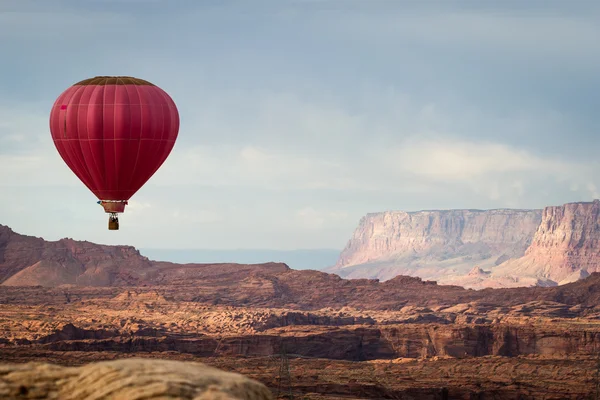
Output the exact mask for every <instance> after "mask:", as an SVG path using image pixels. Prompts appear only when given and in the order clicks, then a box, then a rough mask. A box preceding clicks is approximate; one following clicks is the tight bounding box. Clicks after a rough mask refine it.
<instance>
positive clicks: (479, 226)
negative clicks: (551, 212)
mask: <svg viewBox="0 0 600 400" xmlns="http://www.w3.org/2000/svg"><path fill="white" fill-rule="evenodd" d="M541 214H542V212H541V210H489V211H479V210H449V211H419V212H399V211H396V212H384V213H378V214H369V215H367V216H366V217H364V218H363V219H362V220H361V221H360V224H359V227H358V228H357V229H356V231H355V232H354V235H353V236H352V238H351V239H350V241H349V243H348V245H347V246H346V248H345V249H344V251H343V252H342V254H341V255H340V258H339V261H338V263H337V264H336V266H335V267H334V268H333V269H331V271H332V272H336V273H339V274H340V275H341V276H343V277H369V278H379V279H390V278H392V277H393V276H396V275H399V274H403V275H414V276H420V277H422V278H426V279H436V280H443V278H444V277H447V276H460V275H464V274H467V273H468V272H469V271H470V270H472V269H473V267H474V266H487V267H492V266H495V265H497V264H500V263H501V262H503V261H504V260H506V259H509V258H515V257H519V256H522V255H523V254H524V253H525V250H526V249H527V247H528V245H529V244H530V242H531V239H532V237H533V234H534V232H535V230H536V229H537V227H538V226H539V224H540V221H541V217H542V216H541Z"/></svg>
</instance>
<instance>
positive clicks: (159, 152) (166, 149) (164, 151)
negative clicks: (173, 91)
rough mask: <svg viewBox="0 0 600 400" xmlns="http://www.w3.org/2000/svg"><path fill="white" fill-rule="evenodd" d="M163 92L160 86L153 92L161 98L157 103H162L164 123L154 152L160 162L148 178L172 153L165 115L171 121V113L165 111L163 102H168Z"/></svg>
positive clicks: (156, 97)
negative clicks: (166, 137) (166, 138)
mask: <svg viewBox="0 0 600 400" xmlns="http://www.w3.org/2000/svg"><path fill="white" fill-rule="evenodd" d="M163 92H164V91H163V90H162V89H160V88H156V89H154V90H153V91H152V93H153V95H154V99H155V100H156V99H158V100H161V101H158V102H156V103H157V104H160V111H161V113H160V115H161V119H162V124H161V131H160V137H159V138H156V139H157V141H156V143H157V144H155V147H156V150H155V153H154V157H155V158H156V159H157V160H160V162H159V163H158V165H157V166H156V167H155V168H154V170H153V171H152V173H151V174H150V176H149V177H148V179H150V178H152V177H153V176H154V174H155V173H156V172H157V171H158V170H159V169H160V167H161V166H162V165H163V164H164V162H165V161H166V158H167V155H168V154H169V153H170V143H169V142H168V141H167V140H165V137H164V136H165V117H167V116H168V118H169V121H170V120H171V115H170V114H167V113H165V112H164V111H165V110H164V107H163V103H166V102H165V98H164V96H163V95H162V94H163ZM167 111H169V107H168V104H167ZM170 130H171V129H170V127H169V131H167V132H170ZM161 145H162V148H161Z"/></svg>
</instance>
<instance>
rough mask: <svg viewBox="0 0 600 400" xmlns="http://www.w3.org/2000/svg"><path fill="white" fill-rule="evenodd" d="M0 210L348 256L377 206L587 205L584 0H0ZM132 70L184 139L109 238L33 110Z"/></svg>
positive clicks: (590, 81)
mask: <svg viewBox="0 0 600 400" xmlns="http://www.w3.org/2000/svg"><path fill="white" fill-rule="evenodd" d="M0 54H1V55H2V58H1V61H0V169H1V170H2V174H0V204H1V205H2V207H1V209H0V223H2V224H6V225H9V226H11V227H12V228H13V229H15V230H17V231H19V232H23V233H27V234H33V235H36V236H43V237H45V238H47V239H58V238H62V237H73V238H76V239H82V240H90V241H94V242H100V243H111V244H132V245H135V246H139V247H143V248H157V247H160V248H188V249H189V248H205V249H206V248H210V249H228V248H246V249H253V248H257V249H297V248H342V247H343V246H344V245H345V243H346V241H347V240H348V239H349V237H350V235H351V233H352V231H353V229H354V228H355V226H356V224H357V222H358V220H359V219H360V217H361V216H363V215H364V214H366V213H368V212H376V211H384V210H391V209H394V210H419V209H431V208H436V209H440V208H442V209H444V208H496V207H516V208H539V207H543V206H545V205H555V204H562V203H565V202H570V201H584V200H585V201H587V200H591V199H593V198H598V197H600V194H599V193H600V174H599V172H600V165H599V162H598V151H599V150H600V117H599V116H598V107H599V105H600V95H599V93H600V72H599V71H600V3H598V2H596V1H592V0H590V1H570V2H565V1H560V2H558V1H529V2H522V1H518V2H517V1H502V2H492V1H489V2H475V1H460V2H459V1H452V0H448V1H437V2H436V1H400V0H397V1H391V0H390V1H378V0H368V1H367V0H362V1H354V0H345V1H344V0H312V1H309V0H304V1H302V0H295V1H294V0H272V1H247V0H245V1H216V0H215V1H208V0H207V1H184V0H181V1H166V0H165V1H161V0H154V1H150V0H148V1H142V0H139V1H134V0H129V1H127V0H121V1H119V0H72V1H61V0H52V1H48V0H39V1H33V0H3V1H2V2H1V3H0ZM96 75H131V76H136V77H140V78H143V79H147V80H149V81H151V82H153V83H155V84H157V85H159V86H160V87H162V88H163V89H164V90H166V91H167V92H168V93H169V94H170V95H171V96H172V97H173V99H174V100H175V102H176V103H177V105H178V108H179V111H180V117H181V129H180V134H179V139H178V142H177V144H176V145H175V148H174V150H173V152H172V153H171V156H170V157H169V159H168V160H167V162H166V163H165V164H164V165H163V167H162V168H161V169H160V170H159V172H158V173H157V174H156V175H155V176H154V177H153V178H152V179H151V180H150V181H149V182H148V183H147V184H146V185H145V186H144V187H143V188H142V189H141V190H140V191H139V192H138V193H137V194H136V195H135V196H134V198H133V199H132V201H131V202H130V206H129V207H128V209H127V211H126V213H125V214H124V216H123V217H122V218H121V225H122V229H121V230H120V231H119V232H109V231H107V230H106V215H105V214H104V213H102V211H101V208H100V207H99V206H97V205H96V204H95V201H96V199H95V198H94V197H93V195H92V194H91V193H90V192H89V191H88V190H87V189H86V188H85V187H84V186H83V184H81V183H80V182H79V181H78V180H77V178H76V177H75V176H74V175H73V174H72V173H71V171H70V170H69V169H68V168H67V167H66V166H65V165H64V163H63V162H62V160H61V158H60V157H59V155H58V153H57V152H56V150H55V148H54V145H53V143H52V141H51V137H50V133H49V129H48V114H49V111H50V108H51V106H52V103H53V102H54V100H55V99H56V97H58V95H59V94H60V93H61V92H62V91H63V90H64V89H66V88H67V87H68V86H70V85H71V84H73V83H75V82H77V81H79V80H82V79H85V78H88V77H92V76H96Z"/></svg>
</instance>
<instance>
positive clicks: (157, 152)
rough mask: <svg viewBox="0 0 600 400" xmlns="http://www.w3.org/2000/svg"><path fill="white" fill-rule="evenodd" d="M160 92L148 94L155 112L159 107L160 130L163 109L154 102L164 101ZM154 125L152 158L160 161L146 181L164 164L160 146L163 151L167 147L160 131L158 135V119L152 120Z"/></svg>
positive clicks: (152, 91)
mask: <svg viewBox="0 0 600 400" xmlns="http://www.w3.org/2000/svg"><path fill="white" fill-rule="evenodd" d="M161 91H162V90H161V89H158V88H157V89H154V90H151V91H150V93H152V95H151V97H152V104H153V105H154V108H155V110H156V108H157V105H160V113H156V115H158V116H159V117H160V119H161V120H162V125H161V126H160V127H161V128H162V127H163V126H164V120H165V115H164V114H163V108H162V104H161V102H160V101H156V100H164V99H162V96H161V95H160V92H161ZM154 123H155V127H154V137H153V138H152V139H153V141H152V143H153V145H152V147H153V150H154V152H153V155H152V157H153V158H154V159H155V160H160V161H159V162H158V166H157V167H155V168H154V169H153V170H152V172H151V173H150V174H149V175H148V180H150V178H152V177H153V176H154V174H155V173H156V171H158V169H159V168H160V167H161V166H162V164H163V163H164V162H165V160H164V159H163V158H162V153H163V151H161V145H162V146H163V149H164V147H168V146H164V145H165V143H164V142H163V140H162V136H163V132H162V131H160V133H159V129H158V128H159V123H158V118H156V119H155V120H154Z"/></svg>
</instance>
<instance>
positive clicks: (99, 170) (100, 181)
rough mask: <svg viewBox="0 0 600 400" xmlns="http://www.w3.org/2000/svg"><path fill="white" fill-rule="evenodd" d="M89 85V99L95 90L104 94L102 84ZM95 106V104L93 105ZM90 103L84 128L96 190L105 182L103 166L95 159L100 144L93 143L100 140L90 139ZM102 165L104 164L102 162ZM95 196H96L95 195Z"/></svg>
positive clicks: (102, 121)
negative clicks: (92, 164) (96, 178)
mask: <svg viewBox="0 0 600 400" xmlns="http://www.w3.org/2000/svg"><path fill="white" fill-rule="evenodd" d="M90 87H92V88H93V89H92V93H91V94H90V99H91V98H92V96H93V95H94V94H95V93H96V91H101V92H102V94H104V86H99V85H93V86H91V85H90ZM94 106H95V105H94ZM95 113H96V111H95V109H94V112H93V113H92V115H95ZM89 117H90V103H89V101H88V112H87V119H86V122H87V123H86V129H87V136H88V146H89V148H90V154H91V155H92V161H93V162H94V167H95V171H96V173H97V177H98V178H99V179H98V181H97V182H96V181H95V182H94V184H95V185H96V190H97V189H98V188H99V187H104V186H105V183H104V182H103V181H104V179H103V178H102V177H103V176H104V174H102V170H103V169H104V168H100V164H99V163H98V162H99V160H98V159H96V152H97V151H98V149H100V148H101V146H97V145H96V144H93V143H100V141H98V140H94V141H92V140H91V139H90V129H89V121H90V118H89ZM100 121H101V123H102V134H103V135H104V120H100ZM103 157H104V148H103V147H102V157H99V158H100V159H101V158H103ZM102 165H103V166H104V162H103V163H102ZM96 197H97V196H96Z"/></svg>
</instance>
